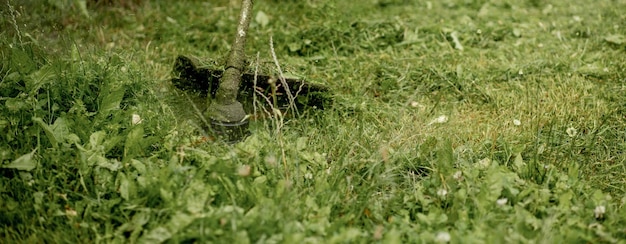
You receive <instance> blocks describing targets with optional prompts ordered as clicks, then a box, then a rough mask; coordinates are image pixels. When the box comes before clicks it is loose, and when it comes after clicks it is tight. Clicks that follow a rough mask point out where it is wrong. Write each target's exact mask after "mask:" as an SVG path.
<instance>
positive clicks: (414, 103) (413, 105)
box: [410, 101, 420, 108]
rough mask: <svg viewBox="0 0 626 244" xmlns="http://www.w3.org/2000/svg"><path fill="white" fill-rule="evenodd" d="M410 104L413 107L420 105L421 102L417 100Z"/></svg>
mask: <svg viewBox="0 0 626 244" xmlns="http://www.w3.org/2000/svg"><path fill="white" fill-rule="evenodd" d="M410 105H411V107H414V108H417V106H419V105H420V104H419V103H418V102H416V101H412V102H411V103H410Z"/></svg>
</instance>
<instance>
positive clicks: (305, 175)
mask: <svg viewBox="0 0 626 244" xmlns="http://www.w3.org/2000/svg"><path fill="white" fill-rule="evenodd" d="M304 178H305V179H307V180H310V179H313V174H311V172H306V174H304Z"/></svg>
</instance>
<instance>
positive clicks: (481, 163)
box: [478, 158, 491, 169]
mask: <svg viewBox="0 0 626 244" xmlns="http://www.w3.org/2000/svg"><path fill="white" fill-rule="evenodd" d="M489 165H491V159H490V158H483V159H481V160H480V161H478V168H481V169H486V168H489Z"/></svg>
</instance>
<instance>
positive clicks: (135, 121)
mask: <svg viewBox="0 0 626 244" xmlns="http://www.w3.org/2000/svg"><path fill="white" fill-rule="evenodd" d="M130 120H131V123H132V124H133V125H138V124H141V122H143V120H142V119H141V116H139V114H133V115H132V117H131V119H130Z"/></svg>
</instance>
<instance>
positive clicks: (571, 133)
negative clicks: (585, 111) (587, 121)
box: [565, 127, 578, 137]
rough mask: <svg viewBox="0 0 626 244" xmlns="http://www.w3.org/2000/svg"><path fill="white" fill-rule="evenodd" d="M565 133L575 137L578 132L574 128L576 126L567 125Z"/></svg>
mask: <svg viewBox="0 0 626 244" xmlns="http://www.w3.org/2000/svg"><path fill="white" fill-rule="evenodd" d="M565 133H567V135H568V136H569V137H575V136H576V134H578V130H576V128H574V127H569V128H567V130H565Z"/></svg>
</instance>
